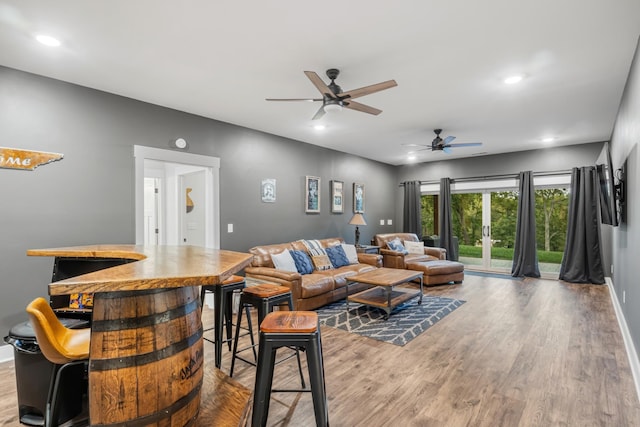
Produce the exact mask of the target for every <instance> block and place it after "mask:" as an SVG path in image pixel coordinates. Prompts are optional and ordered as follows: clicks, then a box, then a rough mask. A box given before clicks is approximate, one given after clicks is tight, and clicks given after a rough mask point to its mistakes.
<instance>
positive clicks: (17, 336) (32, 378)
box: [4, 319, 89, 426]
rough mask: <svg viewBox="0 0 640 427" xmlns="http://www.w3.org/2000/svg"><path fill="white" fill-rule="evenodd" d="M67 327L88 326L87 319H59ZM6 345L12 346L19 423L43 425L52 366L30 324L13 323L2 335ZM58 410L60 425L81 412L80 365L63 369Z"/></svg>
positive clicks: (82, 376)
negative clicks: (4, 335) (5, 334)
mask: <svg viewBox="0 0 640 427" xmlns="http://www.w3.org/2000/svg"><path fill="white" fill-rule="evenodd" d="M60 321H61V322H62V324H63V325H65V326H66V327H68V328H72V329H77V328H83V327H88V326H89V322H88V321H86V320H82V319H60ZM4 341H5V342H6V343H7V344H11V345H12V346H13V349H14V351H13V355H14V364H15V373H16V386H17V392H18V393H17V394H18V411H19V416H20V422H21V423H22V424H27V425H32V426H43V425H44V414H45V410H46V407H47V397H48V394H49V385H50V383H51V375H52V374H53V372H54V367H55V365H54V364H53V363H51V362H49V361H48V360H47V358H45V357H44V355H43V354H42V352H41V351H40V347H39V346H38V343H37V341H36V336H35V332H34V330H33V328H32V327H31V324H30V323H29V322H23V323H20V324H18V325H15V326H14V327H13V328H11V330H10V331H9V335H7V336H6V337H4ZM61 391H62V393H61V399H60V410H59V412H58V423H59V424H62V423H64V422H66V421H69V420H71V419H73V418H74V417H76V416H77V415H79V414H80V412H81V411H82V404H83V398H84V397H85V395H86V391H87V380H86V375H85V372H84V366H83V365H77V366H72V367H69V369H66V370H65V372H64V375H63V378H62V379H61Z"/></svg>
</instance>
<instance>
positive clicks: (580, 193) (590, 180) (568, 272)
mask: <svg viewBox="0 0 640 427" xmlns="http://www.w3.org/2000/svg"><path fill="white" fill-rule="evenodd" d="M597 179H598V178H597V175H596V170H595V168H594V167H591V166H585V167H581V168H573V172H572V174H571V194H570V197H569V218H568V223H567V241H566V244H565V248H564V256H563V257H562V265H561V266H560V280H565V281H567V282H572V283H604V270H603V268H602V259H601V257H600V226H599V222H598V185H597Z"/></svg>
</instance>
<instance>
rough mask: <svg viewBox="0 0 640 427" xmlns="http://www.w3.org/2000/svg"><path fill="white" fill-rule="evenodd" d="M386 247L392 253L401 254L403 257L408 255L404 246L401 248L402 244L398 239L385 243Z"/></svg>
mask: <svg viewBox="0 0 640 427" xmlns="http://www.w3.org/2000/svg"><path fill="white" fill-rule="evenodd" d="M387 246H388V247H389V249H391V250H392V251H396V252H402V253H403V254H404V255H406V254H408V253H409V251H408V250H406V249H405V248H404V246H402V242H401V241H400V239H398V238H395V239H393V240H390V241H388V242H387Z"/></svg>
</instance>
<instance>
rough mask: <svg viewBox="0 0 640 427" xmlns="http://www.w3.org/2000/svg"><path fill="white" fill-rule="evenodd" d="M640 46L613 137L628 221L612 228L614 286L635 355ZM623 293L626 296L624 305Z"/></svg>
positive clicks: (639, 326) (639, 313) (639, 296)
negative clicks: (622, 169) (622, 173)
mask: <svg viewBox="0 0 640 427" xmlns="http://www.w3.org/2000/svg"><path fill="white" fill-rule="evenodd" d="M639 142H640V45H638V47H636V53H635V57H634V59H633V63H632V65H631V70H630V72H629V77H628V79H627V84H626V87H625V90H624V94H623V97H622V102H621V104H620V109H619V111H618V116H617V118H616V123H615V126H614V130H613V135H612V137H611V160H612V162H613V167H614V168H616V169H617V168H620V167H622V166H623V164H625V163H626V175H627V176H626V184H627V204H626V216H627V220H626V222H625V223H623V224H621V225H620V226H619V227H613V236H612V246H613V248H612V253H613V265H614V271H613V286H614V289H615V292H616V296H617V298H618V302H619V303H620V306H621V307H622V311H623V313H624V317H625V319H626V321H627V326H628V327H629V332H630V334H631V338H632V339H633V342H634V346H635V348H636V351H637V350H638V345H639V344H640V310H638V307H640V285H639V283H638V278H639V277H640V263H638V254H640V209H639V207H640V185H639V183H640V174H639V173H638V171H639V169H638V168H639V167H640V150H639V149H638V143H639ZM623 293H624V294H626V298H625V301H626V302H623Z"/></svg>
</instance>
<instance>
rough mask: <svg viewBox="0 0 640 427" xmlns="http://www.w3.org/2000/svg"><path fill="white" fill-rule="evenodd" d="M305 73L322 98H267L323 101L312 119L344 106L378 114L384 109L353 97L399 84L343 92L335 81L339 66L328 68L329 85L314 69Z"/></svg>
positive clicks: (392, 82)
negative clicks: (360, 101) (363, 102)
mask: <svg viewBox="0 0 640 427" xmlns="http://www.w3.org/2000/svg"><path fill="white" fill-rule="evenodd" d="M304 74H305V75H306V76H307V78H308V79H309V80H311V83H312V84H313V85H314V86H315V87H316V89H318V91H319V92H320V93H321V94H322V98H267V99H266V100H267V101H322V106H321V107H320V109H319V110H318V111H317V112H316V114H315V115H314V116H313V117H312V120H318V119H319V118H321V117H322V116H323V115H324V113H325V112H333V111H340V110H342V108H348V109H350V110H355V111H360V112H362V113H368V114H372V115H374V116H377V115H378V114H380V113H382V110H379V109H377V108H374V107H370V106H368V105H365V104H361V103H359V102H355V101H353V99H355V98H360V97H362V96H366V95H370V94H372V93H375V92H380V91H381V90H385V89H389V88H392V87H394V86H397V85H398V84H397V83H396V81H395V80H387V81H386V82H382V83H377V84H374V85H370V86H364V87H361V88H358V89H353V90H348V91H346V92H343V91H342V88H341V87H340V86H338V84H337V83H336V82H335V79H336V78H337V77H338V75H339V74H340V70H338V69H337V68H329V69H328V70H327V77H329V79H330V80H331V83H329V84H328V85H327V84H326V83H325V82H324V81H323V80H322V79H321V78H320V76H318V74H316V73H315V72H314V71H305V72H304Z"/></svg>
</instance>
